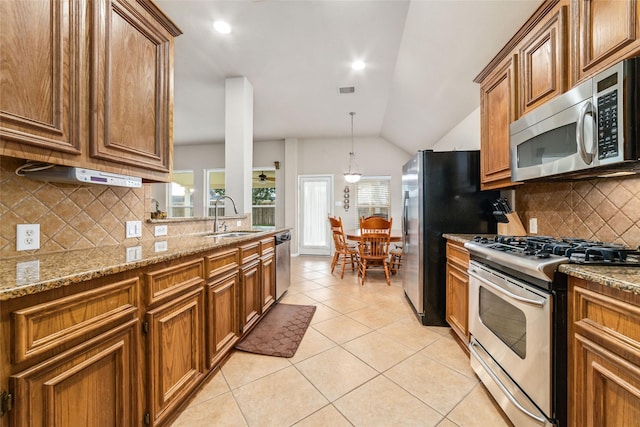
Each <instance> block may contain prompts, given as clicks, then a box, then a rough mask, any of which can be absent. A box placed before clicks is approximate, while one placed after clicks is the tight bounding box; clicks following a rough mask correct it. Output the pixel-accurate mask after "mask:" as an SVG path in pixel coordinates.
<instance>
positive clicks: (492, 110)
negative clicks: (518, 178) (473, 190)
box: [480, 58, 516, 189]
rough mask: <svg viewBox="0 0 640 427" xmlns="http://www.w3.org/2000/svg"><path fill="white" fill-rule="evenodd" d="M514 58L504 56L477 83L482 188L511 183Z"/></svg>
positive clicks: (499, 186) (514, 112)
mask: <svg viewBox="0 0 640 427" xmlns="http://www.w3.org/2000/svg"><path fill="white" fill-rule="evenodd" d="M514 62H515V60H514V59H513V58H508V59H507V60H506V61H504V62H503V63H502V64H501V65H500V66H499V67H498V68H497V69H496V70H495V71H494V72H493V73H492V74H490V75H489V76H488V77H487V79H486V80H485V81H483V82H482V85H481V86H480V104H481V105H480V108H481V121H482V124H481V128H482V132H481V138H480V144H481V149H480V152H481V157H480V159H481V160H480V168H481V175H482V179H481V182H482V189H495V188H501V187H508V186H511V185H513V183H512V182H511V165H510V163H509V158H510V157H509V124H511V122H512V121H513V120H515V117H516V111H515V92H516V90H515V82H516V78H515V69H514Z"/></svg>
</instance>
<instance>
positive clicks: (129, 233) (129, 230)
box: [126, 221, 142, 239]
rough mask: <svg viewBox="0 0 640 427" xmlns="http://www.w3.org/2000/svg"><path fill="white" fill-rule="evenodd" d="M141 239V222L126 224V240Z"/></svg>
mask: <svg viewBox="0 0 640 427" xmlns="http://www.w3.org/2000/svg"><path fill="white" fill-rule="evenodd" d="M131 237H142V221H127V222H126V238H127V239H129V238H131Z"/></svg>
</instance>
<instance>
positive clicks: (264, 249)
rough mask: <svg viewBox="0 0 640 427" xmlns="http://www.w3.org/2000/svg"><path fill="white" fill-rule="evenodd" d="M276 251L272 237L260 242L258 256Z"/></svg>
mask: <svg viewBox="0 0 640 427" xmlns="http://www.w3.org/2000/svg"><path fill="white" fill-rule="evenodd" d="M275 250H276V241H275V239H274V238H273V237H271V238H269V239H264V240H261V241H260V254H261V255H266V254H269V253H272V252H275Z"/></svg>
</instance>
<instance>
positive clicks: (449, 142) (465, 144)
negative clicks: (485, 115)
mask: <svg viewBox="0 0 640 427" xmlns="http://www.w3.org/2000/svg"><path fill="white" fill-rule="evenodd" d="M479 149H480V107H478V108H476V109H475V110H474V111H473V112H472V113H471V114H469V115H468V116H467V117H465V118H464V119H463V120H462V121H461V122H460V123H458V124H457V125H456V126H455V127H454V128H453V129H451V130H450V131H449V132H448V133H447V134H446V135H445V136H443V137H442V138H441V139H440V140H438V141H437V142H436V143H435V144H434V145H433V151H460V150H479Z"/></svg>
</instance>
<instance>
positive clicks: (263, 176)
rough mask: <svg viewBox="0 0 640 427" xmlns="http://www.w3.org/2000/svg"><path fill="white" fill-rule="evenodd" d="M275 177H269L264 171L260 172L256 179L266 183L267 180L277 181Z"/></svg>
mask: <svg viewBox="0 0 640 427" xmlns="http://www.w3.org/2000/svg"><path fill="white" fill-rule="evenodd" d="M275 180H276V179H275V178H272V177H269V176H267V175H265V174H264V171H262V172H260V175H258V179H257V180H256V181H258V182H260V183H265V182H267V181H275Z"/></svg>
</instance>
